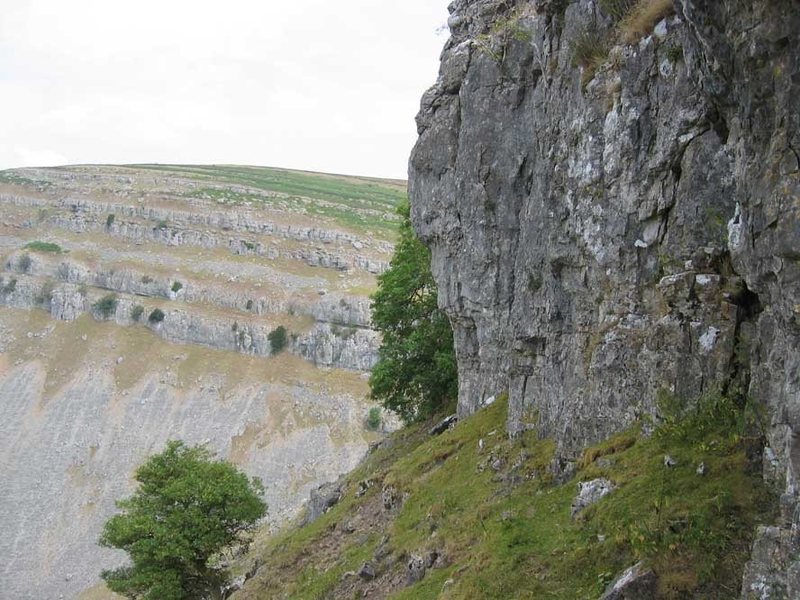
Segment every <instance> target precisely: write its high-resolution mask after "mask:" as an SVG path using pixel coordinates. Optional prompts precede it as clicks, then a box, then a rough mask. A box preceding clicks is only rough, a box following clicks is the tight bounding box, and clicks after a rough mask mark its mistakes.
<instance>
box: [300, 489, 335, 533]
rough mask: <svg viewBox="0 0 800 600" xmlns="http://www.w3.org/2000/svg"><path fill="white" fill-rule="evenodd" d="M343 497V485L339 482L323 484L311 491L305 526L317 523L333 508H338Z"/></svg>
mask: <svg viewBox="0 0 800 600" xmlns="http://www.w3.org/2000/svg"><path fill="white" fill-rule="evenodd" d="M341 497H342V484H341V483H340V482H338V481H337V482H333V483H323V484H322V485H321V486H319V487H318V488H317V489H315V490H311V495H310V498H309V501H308V513H307V514H306V518H305V524H308V523H313V522H314V521H316V520H317V519H318V518H319V517H320V516H322V515H323V514H325V513H326V512H327V511H328V510H330V509H331V508H332V507H333V506H336V504H338V502H339V500H340V499H341Z"/></svg>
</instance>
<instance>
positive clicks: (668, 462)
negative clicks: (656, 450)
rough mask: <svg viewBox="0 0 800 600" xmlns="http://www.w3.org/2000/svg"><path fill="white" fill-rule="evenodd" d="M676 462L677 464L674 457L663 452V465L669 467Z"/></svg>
mask: <svg viewBox="0 0 800 600" xmlns="http://www.w3.org/2000/svg"><path fill="white" fill-rule="evenodd" d="M677 464H678V461H676V460H675V459H674V458H672V457H671V456H670V455H669V454H665V455H664V466H665V467H667V468H668V469H670V468H672V467H674V466H675V465H677Z"/></svg>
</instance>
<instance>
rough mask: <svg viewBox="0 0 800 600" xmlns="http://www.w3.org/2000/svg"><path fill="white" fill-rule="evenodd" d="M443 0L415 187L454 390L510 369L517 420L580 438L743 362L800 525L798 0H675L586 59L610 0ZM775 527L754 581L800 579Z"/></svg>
mask: <svg viewBox="0 0 800 600" xmlns="http://www.w3.org/2000/svg"><path fill="white" fill-rule="evenodd" d="M450 11H451V13H452V14H451V17H450V20H449V23H448V24H449V27H450V30H451V34H452V36H451V38H450V40H449V41H448V42H447V44H446V46H445V49H444V52H443V54H442V66H441V71H440V76H439V78H438V80H437V82H436V84H435V85H434V86H433V87H432V88H431V89H430V90H429V91H428V92H426V94H425V95H424V97H423V99H422V105H421V110H420V113H419V115H418V117H417V123H418V130H419V134H420V137H419V141H418V142H417V145H416V147H415V149H414V151H413V154H412V157H411V161H410V167H409V174H410V183H409V190H410V196H411V205H412V218H413V222H414V225H415V227H416V229H417V231H418V232H419V234H420V235H421V237H422V238H423V240H424V241H425V242H426V243H427V244H428V245H429V246H430V247H431V249H432V255H433V270H434V275H435V277H436V280H437V282H438V284H439V288H440V298H439V301H440V305H441V306H442V307H443V308H444V309H445V310H446V311H447V312H448V314H449V315H450V317H451V320H452V323H453V326H454V331H455V340H456V351H457V356H458V362H459V376H460V390H459V412H460V413H461V414H468V413H470V412H473V411H474V410H476V409H477V408H478V407H480V406H481V404H482V403H483V402H484V401H485V400H486V399H488V398H489V397H492V396H494V395H495V394H497V393H499V392H500V391H502V390H508V391H509V394H510V407H511V408H510V416H509V423H508V426H509V430H510V432H511V433H514V432H518V431H521V430H523V429H525V428H528V427H533V426H536V427H537V428H538V429H539V430H540V431H541V432H542V434H543V435H549V436H553V437H554V438H555V439H556V440H557V442H558V446H559V451H560V454H561V456H562V457H563V458H564V459H572V458H574V457H575V456H576V454H577V452H578V451H579V450H580V448H581V447H583V446H584V445H586V444H588V443H592V442H595V441H597V440H599V439H601V438H603V437H605V436H607V435H608V434H610V433H612V432H614V431H616V430H619V429H620V428H622V427H624V426H626V425H628V424H630V423H632V422H633V421H634V420H636V419H637V418H638V417H640V416H642V415H644V414H656V413H657V399H658V396H659V394H660V393H663V392H662V390H663V391H666V392H669V393H671V394H675V395H678V396H680V397H683V398H687V399H692V398H696V397H698V396H699V395H701V394H703V393H704V392H706V391H711V390H714V389H720V388H721V389H723V390H725V389H729V388H731V387H732V386H739V387H740V388H741V389H744V390H745V391H747V392H748V393H749V395H750V396H751V397H752V398H753V399H754V400H755V401H757V402H759V403H761V404H762V405H764V406H765V407H767V409H768V410H767V413H768V414H769V418H770V423H769V429H768V447H767V449H766V451H765V474H766V475H767V476H768V477H769V478H770V479H771V480H772V481H773V482H774V483H775V484H776V485H777V486H778V488H779V489H780V490H781V491H782V492H783V494H784V495H783V498H782V506H783V516H784V521H783V523H782V526H783V527H784V531H786V532H789V531H796V530H797V527H798V526H800V518H799V517H798V512H797V510H796V507H797V500H798V495H799V494H800V488H799V487H798V475H799V474H800V471H798V469H800V321H798V319H799V318H800V304H798V298H800V200H798V198H799V197H800V105H799V104H798V98H800V51H799V50H798V48H800V11H798V9H797V3H796V2H793V1H792V0H756V1H754V2H732V1H721V2H700V1H694V0H682V1H678V2H675V4H674V14H673V15H671V16H668V17H667V18H665V19H664V20H662V21H660V22H658V23H656V24H655V26H654V27H653V28H652V29H651V30H650V31H647V32H646V33H645V35H644V36H642V37H641V39H638V40H634V41H632V43H629V44H618V45H616V46H614V47H613V48H612V49H611V50H610V52H609V55H608V59H607V60H606V61H605V62H604V64H602V65H601V66H600V67H599V68H597V70H596V72H594V73H592V72H591V71H590V70H589V69H588V68H584V69H581V68H579V67H576V66H575V64H574V63H575V60H574V58H575V49H576V47H578V46H579V44H580V43H583V42H585V40H586V39H587V38H586V37H583V36H584V34H585V33H587V32H590V33H591V32H600V33H601V34H602V33H603V32H606V31H609V30H610V28H611V27H612V26H613V25H612V23H611V22H610V20H609V19H608V18H606V17H605V16H604V15H603V14H602V13H601V12H600V10H599V8H598V5H597V3H596V2H593V1H591V0H574V1H571V2H564V1H550V0H536V1H516V2H515V1H508V0H504V1H498V0H456V1H454V2H453V3H452V4H451V6H450ZM792 526H793V527H794V528H795V529H794V530H792V529H790V528H791V527H792ZM764 535H771V536H772V537H771V538H770V539H775V540H783V542H786V543H785V544H784V545H783V546H781V548H782V549H783V550H784V553H783V556H785V557H786V558H785V560H784V561H783V563H782V564H781V565H778V566H775V565H772V567H769V568H767V567H764V568H762V569H759V568H756V567H754V568H753V569H751V571H752V573H750V574H749V575H748V578H747V579H746V581H745V590H744V593H745V594H747V593H751V592H752V593H754V594H761V595H759V596H758V597H764V598H767V597H769V598H772V597H774V598H783V597H798V595H800V584H799V583H798V581H797V579H798V572H800V568H798V567H799V565H798V563H796V562H795V563H794V566H791V564H792V561H794V560H796V557H797V550H798V546H797V541H796V536H795V537H794V538H793V537H792V535H789V534H788V533H787V534H786V535H783V534H780V532H779V533H775V532H772V533H769V532H765V533H764ZM791 539H794V540H795V541H794V542H790V541H787V540H791ZM761 541H762V542H764V539H763V536H762V539H761ZM775 543H776V544H778V542H775ZM781 543H782V542H781ZM764 544H766V545H769V543H768V542H764ZM791 544H795V545H794V546H792V545H791ZM762 545H763V544H762ZM764 554H769V553H764ZM773 554H774V553H773ZM793 557H794V558H793ZM762 562H763V561H762ZM793 578H794V579H793ZM770 594H772V595H770ZM781 594H783V595H781ZM793 594H794V595H793Z"/></svg>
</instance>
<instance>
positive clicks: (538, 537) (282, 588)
mask: <svg viewBox="0 0 800 600" xmlns="http://www.w3.org/2000/svg"><path fill="white" fill-rule="evenodd" d="M506 412H507V405H506V402H505V401H498V402H496V403H495V404H494V405H492V406H491V407H489V408H487V409H485V410H483V411H482V412H480V413H478V414H477V415H474V416H473V417H471V418H469V419H467V420H465V421H463V422H462V423H460V424H459V425H458V426H457V427H455V428H454V429H452V430H450V431H448V432H446V433H444V434H442V435H440V436H438V437H430V436H429V435H428V433H427V431H428V427H429V425H430V423H428V424H423V425H419V426H415V427H411V428H408V429H405V430H402V431H400V432H398V433H397V434H395V435H394V436H392V437H390V438H388V439H387V440H386V441H385V442H383V443H382V445H381V446H380V447H379V448H378V449H377V450H375V451H374V452H372V453H371V454H370V455H369V456H368V458H367V459H366V461H365V462H364V463H363V464H362V465H361V467H360V468H359V469H358V470H356V471H355V472H353V473H352V474H351V475H350V476H349V478H348V479H347V481H346V484H345V487H344V494H343V497H342V500H341V501H340V502H339V503H338V504H337V505H336V506H335V507H334V508H333V509H331V510H330V511H329V512H328V513H326V514H324V515H323V516H322V517H321V518H319V519H318V520H317V521H315V522H314V523H312V524H311V525H308V526H305V527H300V528H295V529H292V530H289V531H286V532H284V533H282V534H280V535H278V536H275V537H272V538H268V539H267V540H266V541H263V542H261V543H259V544H257V547H256V549H255V552H256V554H257V555H258V557H259V560H261V561H263V565H262V566H261V568H260V569H259V570H258V572H257V574H256V576H255V577H254V578H253V579H251V580H250V581H248V582H247V584H246V585H245V587H244V588H243V590H241V591H240V592H239V593H238V594H237V595H235V596H234V597H236V598H239V599H256V598H259V599H261V598H292V599H302V598H307V599H312V598H314V599H315V598H342V599H344V598H348V599H350V598H361V597H368V598H395V599H401V598H402V599H412V598H413V599H415V600H418V599H426V598H447V599H463V600H468V599H469V600H473V599H476V598H498V599H500V598H503V599H506V598H561V599H564V600H575V599H578V598H587V599H595V598H597V597H598V596H599V595H600V594H601V593H602V591H603V589H604V588H605V586H606V585H607V584H608V583H609V582H610V581H611V580H612V579H613V578H614V577H615V575H617V574H619V573H620V572H621V571H623V570H624V569H625V568H627V567H629V566H631V565H633V564H634V563H636V562H637V561H639V560H644V561H645V563H646V564H647V565H648V566H650V567H652V568H653V569H654V570H655V571H656V573H657V575H658V578H659V580H658V581H659V583H658V585H659V590H660V595H661V596H662V597H663V598H687V597H692V598H732V597H735V596H737V595H738V586H739V582H740V580H741V572H742V568H743V565H744V562H745V560H746V557H747V554H748V550H749V545H750V543H751V541H752V536H753V534H754V532H755V525H756V523H758V522H763V521H764V520H765V519H767V518H768V517H769V512H770V510H771V507H772V506H773V505H774V502H773V501H772V499H771V498H770V496H769V494H768V492H767V490H766V488H765V486H764V485H763V483H762V481H761V479H760V475H759V473H760V468H759V451H760V440H759V439H758V438H757V437H748V436H746V435H744V433H745V431H747V430H748V425H747V422H746V421H747V420H746V419H745V418H744V415H745V413H744V412H743V411H742V410H740V409H739V408H737V407H736V406H735V405H734V403H733V402H731V401H729V400H728V399H726V398H719V397H717V398H709V399H707V400H705V401H704V402H703V403H702V404H701V406H700V407H699V408H697V409H695V410H693V411H692V412H691V413H690V414H688V415H685V416H683V417H681V418H673V419H668V420H667V421H666V422H665V423H664V424H662V425H661V426H660V427H659V428H658V429H656V431H655V433H652V434H651V435H648V436H645V435H643V434H642V427H640V426H637V427H634V428H632V429H631V430H629V431H626V432H624V433H621V434H619V435H618V436H616V437H614V438H613V439H610V440H608V441H607V442H605V443H603V444H601V445H598V446H596V447H593V448H590V449H588V450H587V451H586V452H585V453H584V455H583V457H582V459H581V460H580V461H579V462H578V468H577V472H576V473H575V475H574V476H573V477H572V478H571V479H569V481H566V482H565V483H563V484H558V483H556V481H555V480H554V476H553V473H552V471H551V467H550V465H551V459H552V456H553V453H554V447H553V444H552V442H550V441H548V440H540V439H538V438H537V436H536V433H535V432H533V431H531V432H528V433H527V434H525V435H523V436H521V437H519V438H517V439H514V440H509V439H508V438H507V436H506V435H505V433H504V425H505V421H506ZM665 455H669V457H671V458H672V459H673V460H674V462H675V465H674V466H665ZM700 463H703V464H704V466H705V474H702V475H701V474H698V473H697V469H698V466H699V465H700ZM597 477H606V478H608V479H610V480H611V481H612V482H613V483H614V484H615V485H616V486H617V488H616V490H615V491H613V492H612V493H611V494H609V495H608V496H606V497H604V498H603V499H601V500H600V501H599V502H598V503H597V504H595V505H593V506H591V507H589V508H587V509H585V511H584V512H582V513H580V514H579V515H578V516H577V518H575V519H573V518H572V517H571V503H572V501H573V498H574V497H575V495H576V488H577V485H576V484H577V483H578V482H581V481H586V480H591V479H594V478H597ZM414 557H420V558H422V560H423V561H425V560H427V561H428V562H429V563H432V566H431V567H430V568H428V569H427V571H426V575H425V577H424V578H423V579H422V580H421V581H419V582H417V583H415V584H413V585H407V583H408V581H407V579H408V563H409V561H411V560H413V558H414ZM365 562H369V563H370V566H371V567H372V569H374V572H375V577H374V578H372V579H370V578H367V577H360V576H359V574H358V572H359V570H360V569H361V566H362V565H363V564H364V563H365Z"/></svg>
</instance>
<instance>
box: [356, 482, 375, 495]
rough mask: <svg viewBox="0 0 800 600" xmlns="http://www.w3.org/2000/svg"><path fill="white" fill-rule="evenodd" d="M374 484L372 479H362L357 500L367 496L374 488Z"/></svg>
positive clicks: (358, 486) (359, 483)
mask: <svg viewBox="0 0 800 600" xmlns="http://www.w3.org/2000/svg"><path fill="white" fill-rule="evenodd" d="M372 483H373V482H372V480H371V479H362V480H361V481H359V482H358V484H357V487H356V498H361V496H363V495H364V494H366V493H367V491H368V490H369V488H371V487H372Z"/></svg>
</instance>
